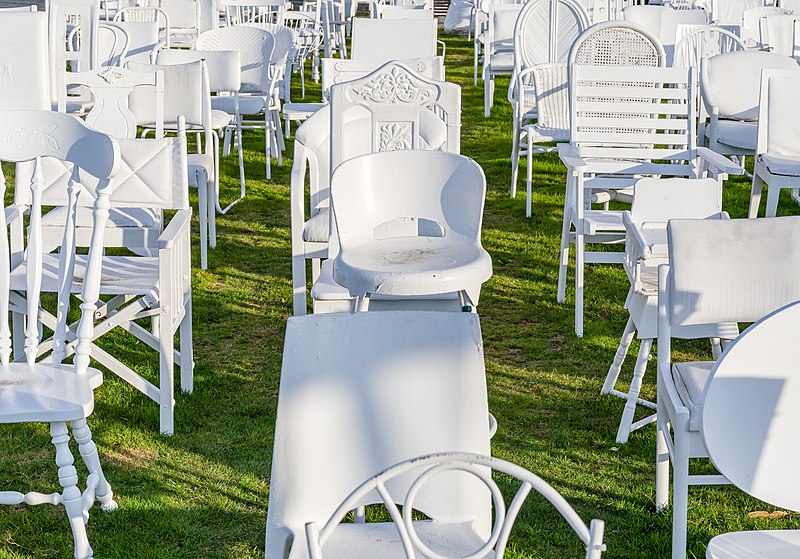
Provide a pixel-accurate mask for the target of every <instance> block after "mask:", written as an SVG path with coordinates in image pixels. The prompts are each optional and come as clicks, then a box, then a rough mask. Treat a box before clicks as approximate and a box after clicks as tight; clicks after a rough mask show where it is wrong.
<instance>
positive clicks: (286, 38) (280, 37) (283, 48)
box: [247, 23, 300, 72]
mask: <svg viewBox="0 0 800 559" xmlns="http://www.w3.org/2000/svg"><path fill="white" fill-rule="evenodd" d="M247 25H250V26H253V27H258V28H259V29H263V30H264V31H267V32H268V33H271V34H272V38H273V39H274V40H275V46H274V47H273V48H272V54H271V55H270V59H269V63H270V67H271V71H272V72H283V69H284V67H285V66H286V62H287V60H289V58H290V57H294V51H295V49H296V48H297V44H298V42H299V40H300V35H299V34H298V32H297V31H296V30H294V29H292V28H290V27H287V26H285V25H283V24H282V23H248V24H247Z"/></svg>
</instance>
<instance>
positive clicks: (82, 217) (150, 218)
mask: <svg viewBox="0 0 800 559" xmlns="http://www.w3.org/2000/svg"><path fill="white" fill-rule="evenodd" d="M66 221H67V208H66V206H56V207H54V208H53V209H52V210H50V211H49V212H47V213H46V214H44V215H43V216H42V227H59V228H63V227H64V223H66ZM76 221H77V223H78V226H79V227H80V224H82V223H85V224H90V223H92V208H89V207H85V206H81V207H79V208H78V215H77V220H76ZM108 227H146V228H148V229H151V228H154V227H161V218H160V215H159V212H157V211H156V210H153V209H149V208H124V209H123V208H111V209H110V210H109V211H108Z"/></svg>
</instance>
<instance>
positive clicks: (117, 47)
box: [67, 22, 128, 66]
mask: <svg viewBox="0 0 800 559" xmlns="http://www.w3.org/2000/svg"><path fill="white" fill-rule="evenodd" d="M80 42H81V26H80V25H76V26H75V27H73V28H72V31H70V33H69V36H68V37H67V49H69V50H70V51H75V50H78V49H79V48H80ZM127 52H128V34H127V33H126V32H125V30H123V29H122V28H121V27H118V26H116V25H112V24H108V23H105V22H103V23H100V24H98V27H97V66H120V65H122V61H123V60H125V55H126V53H127Z"/></svg>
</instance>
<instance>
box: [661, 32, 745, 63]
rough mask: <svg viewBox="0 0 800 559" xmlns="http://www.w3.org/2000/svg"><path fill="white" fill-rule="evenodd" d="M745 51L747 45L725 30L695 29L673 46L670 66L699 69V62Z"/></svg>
mask: <svg viewBox="0 0 800 559" xmlns="http://www.w3.org/2000/svg"><path fill="white" fill-rule="evenodd" d="M744 50H747V45H746V44H745V43H744V41H742V40H741V39H740V38H739V37H737V36H736V35H735V34H733V33H731V32H730V31H728V30H727V29H723V28H722V27H717V26H714V25H706V26H702V27H697V28H695V29H693V30H691V31H689V32H687V33H686V34H684V35H683V36H682V37H681V38H680V39H679V40H678V42H677V43H676V44H675V56H674V57H673V61H672V65H673V66H678V67H682V68H697V69H698V70H699V69H700V65H701V61H702V60H704V59H706V58H711V57H713V56H717V55H718V54H723V53H726V52H738V51H744Z"/></svg>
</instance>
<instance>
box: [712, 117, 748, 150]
mask: <svg viewBox="0 0 800 559" xmlns="http://www.w3.org/2000/svg"><path fill="white" fill-rule="evenodd" d="M717 124H718V126H717V141H719V142H720V143H721V144H725V145H728V146H733V147H737V148H741V149H747V150H753V151H755V149H756V141H757V140H758V123H757V122H746V121H742V120H720V121H718V123H717ZM710 134H711V127H710V126H709V127H706V136H708V137H709V138H710V137H711V135H710Z"/></svg>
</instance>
